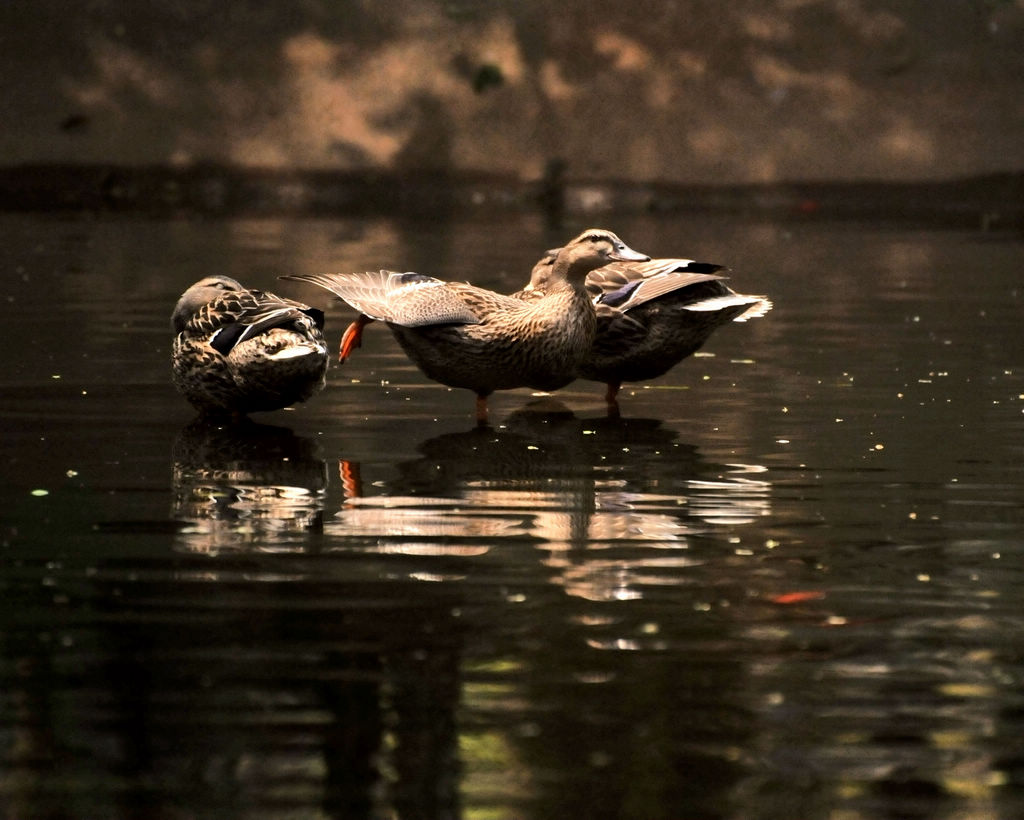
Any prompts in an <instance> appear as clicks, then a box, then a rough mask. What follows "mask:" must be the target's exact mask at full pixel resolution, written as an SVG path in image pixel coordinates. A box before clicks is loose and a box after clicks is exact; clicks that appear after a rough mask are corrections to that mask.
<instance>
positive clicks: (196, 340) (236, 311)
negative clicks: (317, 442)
mask: <svg viewBox="0 0 1024 820" xmlns="http://www.w3.org/2000/svg"><path fill="white" fill-rule="evenodd" d="M323 326H324V314H323V312H322V311H320V310H317V309H316V308H311V307H309V306H308V305H304V304H302V303H301V302H293V301H292V300H290V299H282V298H281V297H278V296H275V295H274V294H272V293H264V292H263V291H259V290H248V289H246V288H244V287H242V285H241V284H239V283H238V282H236V281H235V280H234V279H230V278H229V277H227V276H208V277H206V278H205V279H201V280H200V281H198V282H196V283H195V284H194V285H192V287H190V288H189V289H188V290H186V291H185V292H184V293H183V294H182V296H181V298H180V299H179V300H178V304H177V305H176V306H175V308H174V314H173V315H172V316H171V328H172V330H173V332H174V334H175V336H174V349H173V352H172V354H171V363H172V366H173V370H172V373H173V379H174V385H175V387H177V388H178V390H179V391H181V393H182V394H183V395H184V396H185V398H186V399H188V400H189V402H190V403H191V404H192V405H193V406H194V407H195V408H196V409H197V410H199V412H200V413H206V414H213V415H215V414H220V415H235V414H245V413H253V412H256V411H260V410H279V409H280V408H282V407H288V406H289V405H292V404H295V403H296V402H300V401H305V400H306V399H308V398H309V397H310V396H312V395H313V394H314V393H316V392H317V391H318V390H320V389H321V388H323V386H324V376H325V375H326V373H327V347H326V345H325V344H324V337H323V334H322V332H321V331H322V330H323Z"/></svg>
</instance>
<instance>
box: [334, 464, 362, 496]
mask: <svg viewBox="0 0 1024 820" xmlns="http://www.w3.org/2000/svg"><path fill="white" fill-rule="evenodd" d="M338 476H339V477H340V478H341V489H342V491H343V492H344V494H345V498H359V497H360V496H361V495H362V494H363V491H362V479H360V477H359V462H358V461H346V460H345V459H341V460H340V461H339V462H338Z"/></svg>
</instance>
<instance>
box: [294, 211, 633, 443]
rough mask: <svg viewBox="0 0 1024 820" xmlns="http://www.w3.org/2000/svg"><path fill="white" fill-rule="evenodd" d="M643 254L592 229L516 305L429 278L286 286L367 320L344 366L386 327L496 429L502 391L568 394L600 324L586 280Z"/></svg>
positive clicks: (348, 334) (344, 278)
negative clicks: (467, 395) (320, 291)
mask: <svg viewBox="0 0 1024 820" xmlns="http://www.w3.org/2000/svg"><path fill="white" fill-rule="evenodd" d="M648 258H649V257H647V256H645V255H644V254H641V253H637V252H636V251H634V250H632V249H631V248H629V247H627V246H626V244H625V243H624V242H623V241H622V240H621V239H619V237H617V236H616V235H615V234H614V233H612V232H611V231H607V230H604V229H601V228H591V229H588V230H586V231H584V232H583V233H581V234H580V235H579V236H577V237H576V238H575V239H573V240H572V241H571V242H569V243H568V244H567V245H566V246H565V247H564V248H561V249H560V250H559V251H558V253H557V254H556V255H555V256H554V258H553V259H552V261H551V270H550V272H549V275H548V277H547V284H546V289H545V291H544V293H543V295H542V296H540V297H539V298H536V299H530V300H525V299H516V298H515V297H512V296H505V295H503V294H500V293H495V292H493V291H490V290H485V289H483V288H478V287H475V286H473V285H470V284H467V283H463V282H445V281H442V280H440V279H435V278H433V277H432V276H424V275H423V274H419V273H394V272H391V271H386V270H382V271H380V272H378V273H353V274H344V273H342V274H322V275H308V276H306V275H303V276H285V277H282V278H284V279H292V280H297V281H303V282H312V283H314V284H316V285H319V286H320V287H323V288H326V289H327V290H329V291H331V292H332V293H334V294H335V295H336V296H339V297H340V298H341V299H343V300H344V301H346V302H347V303H348V304H350V305H351V306H352V307H354V308H355V309H356V310H358V311H359V312H360V314H361V315H360V317H359V318H358V319H357V320H356V321H355V322H354V323H353V324H352V325H351V326H350V327H349V328H348V330H346V331H345V335H344V337H343V340H342V349H341V356H340V358H341V360H342V361H344V360H345V359H346V358H347V357H348V355H349V353H351V351H352V349H353V348H355V347H358V346H359V344H360V337H361V334H362V328H363V326H364V325H366V324H367V323H368V322H371V321H374V320H377V321H382V322H386V323H387V324H388V327H390V328H391V331H392V333H394V335H395V338H396V339H397V340H398V343H399V345H401V347H402V349H403V350H404V351H405V353H406V355H408V356H409V358H410V359H412V361H413V362H414V363H415V364H416V365H417V366H418V367H419V368H420V370H422V371H423V373H424V374H426V375H427V376H428V377H429V378H431V379H433V380H434V381H438V382H441V383H442V384H446V385H448V386H449V387H462V388H466V389H468V390H472V391H473V392H474V393H476V396H477V402H476V416H477V420H478V421H479V422H481V423H482V422H485V421H486V420H487V397H488V396H489V395H490V394H491V393H493V392H494V391H495V390H510V389H512V388H516V387H531V388H533V389H534V390H544V391H551V390H557V389H558V388H560V387H564V386H565V385H567V384H568V383H569V382H571V381H572V380H573V379H575V378H576V376H577V370H578V367H579V365H580V363H581V362H582V361H583V359H584V357H586V356H587V355H588V353H589V352H590V349H591V345H592V344H593V342H594V334H595V332H596V328H597V317H596V314H595V311H594V303H593V301H592V299H591V296H590V295H589V294H588V293H587V290H586V288H585V286H584V280H585V279H586V277H587V274H588V273H590V271H592V270H595V269H597V268H599V267H602V266H603V265H607V264H609V263H610V262H636V261H642V260H646V259H648Z"/></svg>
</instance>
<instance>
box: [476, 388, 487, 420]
mask: <svg viewBox="0 0 1024 820" xmlns="http://www.w3.org/2000/svg"><path fill="white" fill-rule="evenodd" d="M487 395H488V394H487V393H481V394H477V397H476V423H477V424H478V425H480V426H486V424H487Z"/></svg>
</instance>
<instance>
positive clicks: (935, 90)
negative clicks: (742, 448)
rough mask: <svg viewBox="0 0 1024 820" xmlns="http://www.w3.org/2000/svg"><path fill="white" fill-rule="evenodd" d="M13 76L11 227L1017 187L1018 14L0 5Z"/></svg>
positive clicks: (852, 7) (906, 5)
mask: <svg viewBox="0 0 1024 820" xmlns="http://www.w3.org/2000/svg"><path fill="white" fill-rule="evenodd" d="M0 66H2V68H0V95H2V99H3V107H4V109H5V111H4V113H5V117H4V120H5V125H4V128H3V129H2V132H0V156H2V158H3V159H2V162H0V166H4V167H6V169H7V170H6V172H5V174H4V175H3V180H4V181H3V184H2V185H0V191H2V194H0V195H5V196H6V199H7V204H8V205H11V204H21V205H29V204H32V203H33V201H35V200H34V197H35V198H38V201H35V204H36V205H38V206H42V207H50V206H52V205H53V204H55V203H56V204H60V203H63V204H65V205H74V206H77V205H81V204H83V203H84V204H87V205H88V204H93V203H91V202H90V200H89V197H99V198H100V199H101V201H102V202H104V203H106V204H111V203H120V204H134V205H139V204H144V205H150V204H153V203H154V202H158V203H163V204H165V205H172V206H173V205H182V204H185V205H188V204H192V205H199V206H201V207H205V208H229V207H231V205H232V192H233V191H234V190H235V188H236V187H238V186H240V185H243V183H241V182H240V181H239V179H238V176H239V170H240V169H249V173H248V174H247V175H246V176H248V177H250V182H249V185H250V186H251V185H253V184H256V185H257V188H258V189H259V190H260V191H261V192H262V193H261V194H260V195H259V196H256V197H255V200H256V202H264V203H265V204H267V203H266V201H267V200H269V205H272V206H273V207H274V208H278V209H280V208H284V209H296V208H299V209H301V208H306V209H308V208H310V207H314V206H322V207H331V208H335V209H337V208H342V209H345V208H351V207H355V205H356V204H358V203H359V202H362V203H363V204H366V203H365V199H366V197H362V196H361V195H360V189H359V188H358V187H355V188H351V187H348V188H346V187H345V186H344V185H342V182H344V181H345V180H347V181H348V182H349V183H350V184H351V185H357V183H359V182H363V183H364V184H365V183H366V179H367V178H369V179H370V181H371V182H378V183H379V182H381V180H382V177H380V176H373V175H375V174H376V175H381V174H383V175H384V177H383V179H384V180H385V181H386V180H387V179H391V178H393V177H397V178H400V179H403V180H406V181H408V180H410V179H412V178H413V177H415V176H416V175H417V174H419V175H421V176H423V175H425V176H426V177H429V178H434V179H436V177H437V176H438V175H445V176H447V177H448V182H449V183H453V182H455V181H467V182H472V183H474V184H475V185H476V186H477V188H478V190H477V191H476V194H475V198H476V201H477V204H479V202H480V201H481V200H483V199H489V198H492V197H496V198H498V199H499V200H501V201H506V202H507V201H509V200H511V201H513V202H519V201H522V200H528V201H534V199H535V198H536V197H537V196H539V197H541V199H542V201H545V202H547V204H550V200H552V199H554V200H555V202H556V205H558V206H561V205H567V206H568V207H570V208H576V209H582V210H600V209H602V208H607V207H612V206H616V207H617V206H621V205H623V204H626V205H629V204H630V203H632V204H637V205H640V206H643V207H658V206H659V205H660V206H664V207H671V206H673V205H674V204H677V203H676V200H675V199H674V198H673V196H672V195H670V193H668V192H667V191H666V190H665V189H660V190H651V189H644V190H642V191H640V192H639V193H637V192H635V191H634V192H633V194H632V197H633V199H629V196H630V194H628V193H626V192H625V188H624V187H623V186H619V187H618V188H614V189H610V190H607V189H601V188H600V187H599V186H598V187H595V188H587V187H580V186H579V185H578V184H577V183H582V182H587V183H593V182H607V181H612V180H618V181H629V184H630V185H632V186H637V185H639V184H641V183H650V184H653V185H658V184H662V185H668V186H671V185H689V186H705V185H730V186H743V185H754V186H760V188H762V189H763V188H764V187H765V186H768V187H770V186H772V185H773V184H774V185H778V184H780V183H787V182H788V183H794V182H815V181H818V182H820V181H843V182H864V181H883V182H885V181H887V182H890V183H892V182H908V181H913V182H919V181H932V182H936V181H950V180H963V179H964V178H967V177H978V176H985V177H986V179H985V180H984V182H985V184H986V185H987V187H988V189H989V190H995V193H994V194H993V197H994V199H995V200H996V201H997V202H998V201H1006V200H1018V199H1019V198H1020V197H1019V193H1020V190H1021V185H1020V182H1019V179H1016V178H1015V177H1013V175H1009V176H1010V178H1009V179H1007V175H1006V173H1005V172H1011V171H1018V170H1019V169H1021V168H1024V138H1022V137H1024V2H1022V0H944V1H943V2H942V3H935V2H934V0H736V2H731V3H727V4H726V3H707V2H699V1H698V0H668V1H667V2H666V1H664V0H638V1H637V2H632V3H629V4H624V3H616V2H608V1H607V0H606V1H605V2H582V0H566V2H562V3H559V4H557V5H556V4H551V3H546V2H540V0H522V1H521V2H507V1H506V2H501V1H498V2H493V1H492V0H486V1H485V0H453V1H452V2H445V1H444V0H395V2H388V3H381V2H372V0H302V2H293V3H265V2H256V0H227V2H225V1H224V0H173V2H166V0H160V1H159V2H157V0H135V1H134V2H132V3H128V4H125V3H118V2H112V1H111V0H83V1H82V2H77V3H74V4H70V5H69V4H67V3H64V2H62V0H35V1H34V2H24V1H23V0H9V2H5V3H4V4H2V6H0ZM97 164H100V165H105V166H107V167H106V168H105V169H104V171H103V172H102V173H100V174H98V175H93V176H90V175H84V176H83V174H82V172H81V171H79V172H78V173H73V172H72V171H71V169H69V168H68V167H67V166H68V165H73V166H83V165H84V166H95V165H97ZM26 166H30V167H28V168H26ZM111 166H113V167H115V168H116V169H118V170H120V169H123V168H125V167H127V168H132V169H133V171H132V172H131V173H127V174H124V173H114V171H113V170H112V169H111ZM144 169H145V170H144ZM158 169H162V171H158ZM255 169H259V171H260V173H258V174H257V173H255ZM44 171H45V173H44ZM29 172H30V173H29ZM286 172H292V173H293V176H291V177H288V176H286ZM168 174H169V175H168ZM197 174H198V176H199V179H198V180H197V179H196V175H197ZM294 174H298V176H295V175H294ZM53 175H56V177H54V176H53ZM367 175H370V176H369V177H368V176H367ZM253 177H255V178H256V179H255V183H254V182H253V181H252V178H253ZM339 180H340V181H339ZM481 181H483V182H484V183H486V182H488V181H490V183H491V184H490V185H486V184H485V185H483V186H482V187H481ZM339 185H341V187H339ZM524 185H525V187H523V186H524ZM190 186H191V187H190ZM261 186H262V187H261ZM332 186H333V187H332ZM1007 186H1009V187H1007ZM456 187H457V186H456ZM58 191H59V193H57V192H58ZM743 193H745V194H746V197H747V198H748V199H749V198H750V196H749V194H750V192H749V191H745V192H743ZM684 194H686V195H689V196H691V197H697V198H704V199H707V198H708V195H707V193H706V192H705V191H703V190H697V191H688V192H684ZM467 196H468V197H469V199H470V201H471V202H472V201H473V198H474V195H473V194H472V193H470V194H467ZM610 197H611V198H615V197H619V199H620V200H621V199H622V198H623V197H625V198H626V201H625V203H623V202H622V201H614V202H612V201H609V198H610ZM371 198H372V197H371ZM253 199H254V197H252V196H251V195H248V194H236V195H235V200H240V201H242V202H245V203H246V204H247V205H248V206H250V207H251V206H252V205H253V204H254V203H253ZM803 199H804V198H803V197H797V204H798V205H799V204H800V203H801V202H803ZM826 199H827V197H826ZM353 200H355V202H353ZM234 204H236V205H237V204H238V202H235V203H234ZM761 204H762V205H764V204H765V203H761ZM387 205H388V206H389V207H390V206H393V205H394V202H393V201H388V202H387ZM803 207H805V208H812V207H814V205H813V203H812V204H810V205H808V204H806V203H804V205H803ZM989 210H991V208H989Z"/></svg>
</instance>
